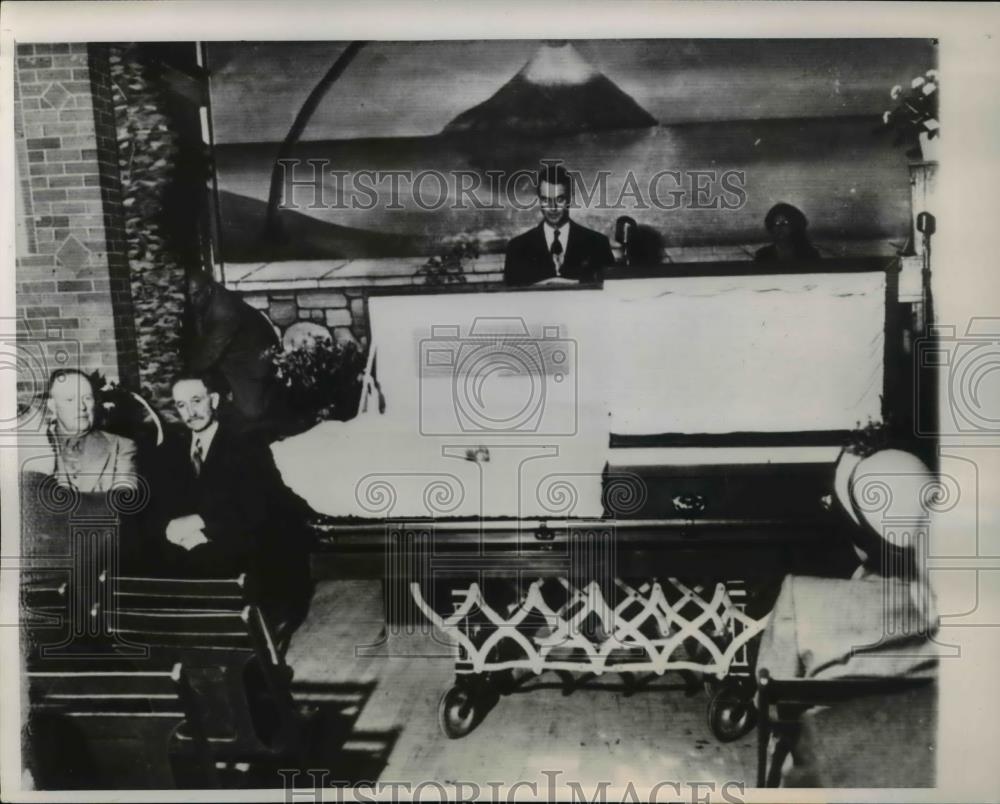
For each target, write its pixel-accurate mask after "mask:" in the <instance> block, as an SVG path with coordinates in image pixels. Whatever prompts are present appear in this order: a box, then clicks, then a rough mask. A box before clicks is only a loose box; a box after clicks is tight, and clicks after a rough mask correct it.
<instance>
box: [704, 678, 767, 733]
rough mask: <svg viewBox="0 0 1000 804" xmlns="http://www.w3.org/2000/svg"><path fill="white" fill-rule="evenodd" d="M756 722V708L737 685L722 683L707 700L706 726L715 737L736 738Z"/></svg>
mask: <svg viewBox="0 0 1000 804" xmlns="http://www.w3.org/2000/svg"><path fill="white" fill-rule="evenodd" d="M756 723H757V710H756V708H755V707H754V705H753V701H751V700H750V699H749V698H748V697H747V696H746V695H745V694H741V689H740V687H739V686H737V685H734V684H725V683H724V684H722V685H721V686H720V687H719V688H718V689H717V690H716V691H715V692H714V693H713V695H712V697H711V698H710V699H709V702H708V727H709V728H710V729H711V730H712V734H714V735H715V737H716V739H717V740H719V741H721V742H724V743H729V742H732V741H733V740H738V739H739V738H740V737H742V736H743V735H744V734H746V733H747V732H749V731H750V730H751V729H752V728H753V727H754V725H756Z"/></svg>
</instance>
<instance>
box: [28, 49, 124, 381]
mask: <svg viewBox="0 0 1000 804" xmlns="http://www.w3.org/2000/svg"><path fill="white" fill-rule="evenodd" d="M14 127H15V149H16V173H17V179H18V190H19V192H18V194H17V209H16V218H17V244H16V292H17V328H18V335H19V337H21V338H23V339H24V342H25V343H26V344H27V345H29V346H32V348H34V349H36V351H34V352H31V351H29V352H28V353H26V354H30V355H33V357H32V358H31V359H25V360H22V361H21V362H20V363H19V374H18V383H19V391H20V396H21V398H22V400H23V399H24V397H25V396H26V395H29V394H35V393H37V392H38V391H39V384H40V383H39V380H42V379H43V378H42V377H40V376H39V375H43V374H47V373H48V372H49V371H51V370H52V369H53V368H56V367H59V366H65V367H74V368H75V367H80V368H82V369H84V370H85V371H92V370H94V369H99V370H101V371H102V372H103V373H105V374H106V375H108V376H111V377H116V378H118V379H120V380H121V381H122V382H123V383H128V384H132V385H134V384H136V383H137V382H138V365H137V363H138V361H137V356H136V346H135V332H134V317H133V311H132V295H131V290H130V287H129V277H128V262H127V258H126V251H125V245H124V231H125V229H124V219H123V216H122V207H121V197H120V181H119V178H118V163H117V142H116V139H115V127H114V115H113V109H112V101H111V94H110V88H109V76H108V65H107V56H106V53H105V50H104V48H102V47H100V46H93V45H89V46H88V45H86V44H33V45H18V47H17V51H16V54H15V70H14Z"/></svg>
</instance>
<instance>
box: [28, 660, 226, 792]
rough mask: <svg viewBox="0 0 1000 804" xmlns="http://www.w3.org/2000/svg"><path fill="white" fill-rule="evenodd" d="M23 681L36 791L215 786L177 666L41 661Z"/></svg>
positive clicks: (198, 729)
mask: <svg viewBox="0 0 1000 804" xmlns="http://www.w3.org/2000/svg"><path fill="white" fill-rule="evenodd" d="M27 680H28V697H29V715H28V726H27V731H26V735H25V736H26V745H27V746H28V754H27V756H28V765H29V767H30V769H31V771H32V773H33V775H34V777H35V784H36V785H37V786H38V787H39V789H102V788H109V789H158V788H176V787H213V786H216V785H215V784H214V781H215V779H214V768H213V766H212V764H211V762H210V760H209V755H208V751H207V744H206V742H205V741H204V739H203V737H202V736H201V734H200V728H199V724H197V723H191V722H189V721H188V712H189V711H190V709H191V708H192V703H191V690H190V687H189V685H188V680H187V678H186V676H185V673H184V672H183V671H182V666H181V665H180V664H175V665H173V666H172V667H170V668H166V669H159V670H151V669H136V668H135V666H133V665H132V664H131V663H130V662H129V661H128V660H121V659H102V660H97V661H87V660H79V659H73V660H64V661H62V662H59V661H52V660H41V661H39V662H37V663H36V664H35V665H34V666H33V667H29V670H28V673H27ZM182 728H184V729H186V734H187V739H186V741H185V742H186V744H185V745H181V744H180V742H179V732H180V731H181V729H182Z"/></svg>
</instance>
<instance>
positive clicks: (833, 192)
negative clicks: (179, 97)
mask: <svg viewBox="0 0 1000 804" xmlns="http://www.w3.org/2000/svg"><path fill="white" fill-rule="evenodd" d="M213 47H217V49H221V51H220V56H219V58H218V59H217V60H216V61H215V62H213V64H215V65H216V66H215V70H214V72H213V79H212V80H213V83H212V84H211V91H212V93H213V94H212V97H213V115H215V116H218V117H219V118H220V120H221V121H222V122H223V123H224V124H225V125H224V126H223V127H222V128H223V129H224V130H225V136H223V137H222V138H221V139H220V140H217V141H216V145H215V150H214V157H215V168H216V176H217V179H218V188H219V192H218V194H217V199H218V212H219V222H220V224H221V225H220V227H219V229H220V236H219V243H220V250H221V254H222V257H223V259H224V260H225V261H227V262H264V261H293V260H323V259H337V258H347V259H355V258H362V259H363V258H369V257H370V258H376V257H387V256H398V257H418V258H421V259H422V258H425V257H427V256H431V255H437V254H441V253H443V252H444V251H446V250H447V249H448V248H449V247H450V244H451V243H453V242H454V240H455V239H456V238H459V237H462V238H469V237H472V238H475V239H476V240H477V241H478V242H479V244H480V248H481V252H482V253H502V252H503V251H504V249H505V248H506V244H507V242H508V240H509V239H510V238H511V237H512V236H514V235H516V234H518V233H519V232H522V231H524V230H525V229H526V228H528V227H530V226H532V225H535V224H536V223H537V221H538V210H537V208H536V207H535V206H533V205H532V203H531V201H532V195H533V194H532V192H531V187H530V186H524V187H523V188H522V189H523V193H518V195H517V197H516V198H515V199H512V197H511V195H510V193H509V192H507V190H509V187H507V188H501V187H500V186H499V185H496V184H494V178H495V177H496V176H500V177H501V179H508V180H509V179H511V178H512V177H516V176H518V175H520V176H521V177H522V178H526V177H530V176H531V175H532V173H533V172H534V171H535V170H537V169H538V165H539V163H540V162H542V161H543V160H550V159H559V160H562V162H563V163H564V164H565V165H566V167H567V168H568V169H570V170H571V171H573V172H575V173H576V174H577V175H578V176H579V178H580V179H581V180H582V181H583V182H584V183H585V184H586V185H587V186H588V187H591V188H593V187H594V186H595V185H594V183H595V182H597V181H598V180H599V178H600V179H601V180H602V181H603V180H605V179H606V193H595V194H593V195H591V196H590V198H589V200H588V199H585V197H584V195H583V194H582V193H581V194H580V195H579V196H578V198H577V203H576V208H575V209H574V211H573V218H574V219H575V220H577V221H579V222H580V223H582V224H584V225H585V226H589V227H591V228H593V229H597V230H599V231H601V232H603V233H605V234H606V235H608V236H609V237H611V236H613V234H614V224H615V220H616V219H617V218H618V217H619V216H621V215H630V216H632V217H633V218H635V219H636V220H637V221H638V222H639V224H640V225H641V226H643V227H644V228H647V229H648V230H651V231H655V232H656V233H657V235H658V237H659V239H660V242H662V246H663V248H664V249H666V251H667V259H679V260H681V261H683V260H686V259H708V260H711V259H741V258H744V257H745V258H746V259H748V260H749V259H751V258H752V255H753V252H754V250H755V249H756V248H757V247H759V246H760V245H762V244H763V243H765V242H767V239H768V235H767V232H766V230H765V229H764V225H763V221H764V215H765V214H766V212H767V210H768V209H769V208H770V207H771V206H772V205H773V204H775V203H777V202H778V201H785V202H788V203H791V204H794V205H795V206H797V207H799V208H800V209H802V210H803V211H804V212H805V213H806V215H807V216H808V218H809V221H810V226H809V229H810V233H811V235H812V239H813V242H814V243H816V244H817V246H818V247H819V248H820V250H821V252H822V253H823V254H824V255H825V256H838V255H849V254H855V255H862V254H863V255H872V256H874V255H891V254H894V253H895V251H896V247H897V246H898V245H900V244H902V243H903V242H905V240H906V238H907V236H908V235H909V231H910V226H911V223H910V186H909V174H908V171H907V159H906V155H905V152H904V150H903V149H900V148H895V147H893V145H892V142H891V138H887V137H885V136H882V135H881V134H880V133H879V127H880V120H879V115H880V114H881V112H880V109H881V108H882V107H883V106H884V98H885V97H887V93H886V91H885V89H884V87H886V86H892V84H893V82H894V81H897V80H898V79H897V78H896V76H897V75H909V74H912V70H913V69H915V68H914V66H913V65H917V64H923V63H925V62H926V61H927V59H928V58H931V57H932V54H931V53H930V51H928V49H927V47H924V46H923V45H920V46H916V45H913V44H912V43H911V44H906V42H902V43H896V42H895V40H894V41H892V42H883V41H879V42H877V43H875V44H865V43H863V42H862V43H861V44H857V43H854V44H850V45H845V44H844V43H843V42H839V43H838V44H837V45H836V47H835V48H834V47H833V46H831V45H829V44H828V43H826V42H806V43H801V42H800V43H795V42H792V43H790V44H785V43H782V44H780V45H778V44H775V43H774V42H756V43H755V42H749V43H747V42H742V43H740V42H736V43H735V44H734V42H719V43H715V44H712V45H711V47H709V45H705V44H703V43H698V42H686V43H684V42H679V41H674V40H665V41H663V42H660V41H658V40H657V41H647V42H638V43H636V42H629V41H624V40H623V41H618V40H607V41H605V40H588V41H579V42H572V43H554V42H548V43H539V42H537V41H535V42H525V41H517V40H510V41H507V40H490V41H480V42H454V43H451V42H448V43H445V42H400V43H370V44H369V45H368V46H367V47H366V48H365V50H364V51H363V52H362V53H361V55H359V56H358V58H357V61H356V62H354V63H352V64H351V65H350V66H349V67H348V68H347V70H346V71H345V72H344V74H343V75H342V77H341V78H339V79H338V80H337V82H336V83H335V84H333V85H332V87H331V88H330V90H329V92H328V93H327V94H326V95H325V96H324V97H323V100H322V102H321V103H320V105H319V107H318V108H317V109H316V110H315V115H314V117H313V120H312V122H311V123H310V125H309V127H308V128H307V129H306V130H304V131H303V132H302V136H301V138H300V139H299V140H298V141H297V142H296V143H295V144H294V146H293V147H292V149H291V152H290V154H289V155H290V157H291V158H292V159H293V160H295V164H296V165H297V167H296V168H295V173H294V178H295V182H296V185H297V186H296V187H294V188H291V187H290V188H288V189H286V191H285V193H284V196H283V200H282V204H281V206H280V207H279V210H278V217H279V219H280V230H281V231H282V232H283V233H284V236H283V237H282V238H281V239H280V240H279V239H278V238H275V237H270V236H268V235H267V234H266V230H267V227H266V226H265V223H266V220H267V210H268V202H269V187H270V182H271V176H272V172H273V170H274V165H275V160H276V158H277V156H278V154H279V152H280V145H281V143H282V141H283V139H284V138H285V137H286V136H287V133H288V128H289V126H290V125H291V121H292V120H293V119H294V118H295V115H296V113H297V112H298V110H299V108H300V107H301V105H302V102H303V99H304V98H306V96H308V94H309V93H310V91H311V90H312V88H313V87H314V86H315V85H316V82H317V80H319V77H320V76H322V75H323V74H324V72H325V71H326V70H327V69H329V67H330V64H331V63H332V59H333V58H335V56H336V54H335V53H333V54H331V52H330V50H329V48H328V47H321V46H320V45H314V46H311V49H310V47H309V46H306V45H299V44H294V45H293V44H284V43H278V44H268V45H266V46H264V45H254V46H250V45H246V46H241V45H239V44H238V43H232V44H225V45H218V46H213ZM734 47H735V48H736V49H737V50H738V53H736V55H730V54H731V51H732V50H733V48H734ZM841 51H844V52H841ZM213 52H214V51H213ZM789 54H791V56H789ZM885 54H888V56H886V55H885ZM223 56H225V59H223V58H222V57H223ZM306 56H308V58H306ZM792 56H794V58H792V63H796V64H798V63H800V62H801V63H803V64H810V65H812V67H811V71H810V72H809V76H811V78H810V80H811V81H812V83H811V84H808V85H807V86H805V87H803V86H800V84H801V81H802V80H803V79H800V78H799V77H792V78H790V79H789V78H788V76H787V65H785V64H784V63H783V62H782V59H783V58H785V57H789V58H791V57H792ZM859 58H863V60H864V64H866V65H867V67H866V70H863V71H859V70H857V69H855V65H854V62H853V61H852V60H856V59H859ZM887 59H888V60H887ZM262 64H264V65H267V66H268V67H269V69H267V70H265V69H264V68H263V67H262V66H261V65H262ZM293 68H294V69H293ZM227 71H228V72H227ZM783 71H784V72H783ZM262 75H263V76H266V80H264V81H263V83H262V79H261V76H262ZM220 76H221V77H220ZM778 76H785V78H786V79H787V80H784V81H778V80H776V77H778ZM873 76H874V77H873ZM692 86H694V87H695V89H691V87H692ZM751 90H752V91H751ZM806 90H809V92H806ZM876 90H877V91H876ZM809 93H812V94H809ZM817 93H818V94H817ZM813 95H815V98H813ZM705 98H708V99H710V102H709V101H705V100H704V99H705ZM810 98H813V99H812V100H809V99H810ZM706 104H707V105H706ZM810 104H811V105H810ZM248 109H249V110H266V111H267V113H266V114H265V113H264V111H260V112H259V114H258V117H257V118H254V122H253V124H252V125H251V124H247V122H246V115H247V114H248V111H247V110H248ZM276 110H277V111H276ZM724 115H730V116H729V117H725V116H724ZM213 119H214V118H213ZM226 121H228V122H226ZM237 123H238V125H237ZM314 164H315V165H318V166H321V167H319V168H317V170H316V173H315V174H314V173H313V171H312V170H311V167H310V166H311V165H314ZM737 173H738V174H739V176H740V177H741V181H740V184H741V186H742V187H743V188H744V191H745V195H744V198H743V203H742V204H741V205H740V206H739V207H738V208H732V207H726V206H722V207H720V206H718V205H713V204H711V203H709V204H707V205H706V204H705V203H698V195H697V193H696V192H695V190H694V189H693V182H694V178H693V177H694V176H695V175H696V174H697V175H700V176H703V177H704V176H706V175H708V176H721V175H723V174H730V175H733V174H737ZM391 175H405V176H408V177H410V178H409V179H404V180H402V181H400V182H398V185H397V187H396V189H395V190H393V191H392V192H390V189H391V188H392V186H393V179H391V178H390V176H391ZM671 176H678V177H679V179H678V181H679V182H680V184H677V183H675V180H674V179H673V178H671ZM310 177H313V179H312V181H313V182H315V186H313V185H312V184H311V182H310ZM419 177H423V181H422V183H420V184H417V182H416V179H417V178H419ZM437 177H440V178H441V179H442V180H439V179H438V178H437ZM470 182H471V183H472V184H473V185H475V186H476V188H477V189H476V190H475V191H474V193H473V195H474V196H475V199H476V201H475V202H470V198H469V196H468V195H466V194H465V191H464V189H463V188H467V187H468V186H469V184H470ZM708 183H709V184H711V185H712V186H713V187H717V186H718V184H719V182H718V181H716V182H715V183H714V184H713V183H712V181H711V180H708ZM527 184H528V185H530V179H528V181H527ZM373 185H374V187H375V190H372V189H371V188H372V186H373ZM678 187H680V189H681V190H682V191H683V192H682V193H681V194H680V198H681V202H680V203H676V204H668V205H665V206H664V205H656V204H651V203H649V202H650V201H651V199H652V196H653V193H654V191H655V192H657V193H658V197H659V200H660V201H661V202H662V201H670V200H671V199H672V198H673V194H674V192H675V190H676V189H677V188H678ZM418 191H419V193H418ZM714 197H717V196H714ZM710 200H711V199H710ZM720 255H728V256H720Z"/></svg>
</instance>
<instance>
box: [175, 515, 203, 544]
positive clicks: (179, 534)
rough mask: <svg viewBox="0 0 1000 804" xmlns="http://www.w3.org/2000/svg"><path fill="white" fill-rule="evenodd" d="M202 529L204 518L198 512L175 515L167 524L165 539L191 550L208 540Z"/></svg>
mask: <svg viewBox="0 0 1000 804" xmlns="http://www.w3.org/2000/svg"><path fill="white" fill-rule="evenodd" d="M204 529H205V520H203V519H202V518H201V517H200V516H198V514H189V515H187V516H181V517H177V518H176V519H171V520H170V522H169V524H168V525H167V541H168V542H170V543H171V544H176V545H177V546H178V547H183V548H184V549H185V550H192V549H194V548H195V547H197V546H198V545H200V544H205V543H206V542H207V541H208V538H207V537H206V536H205V533H204Z"/></svg>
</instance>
